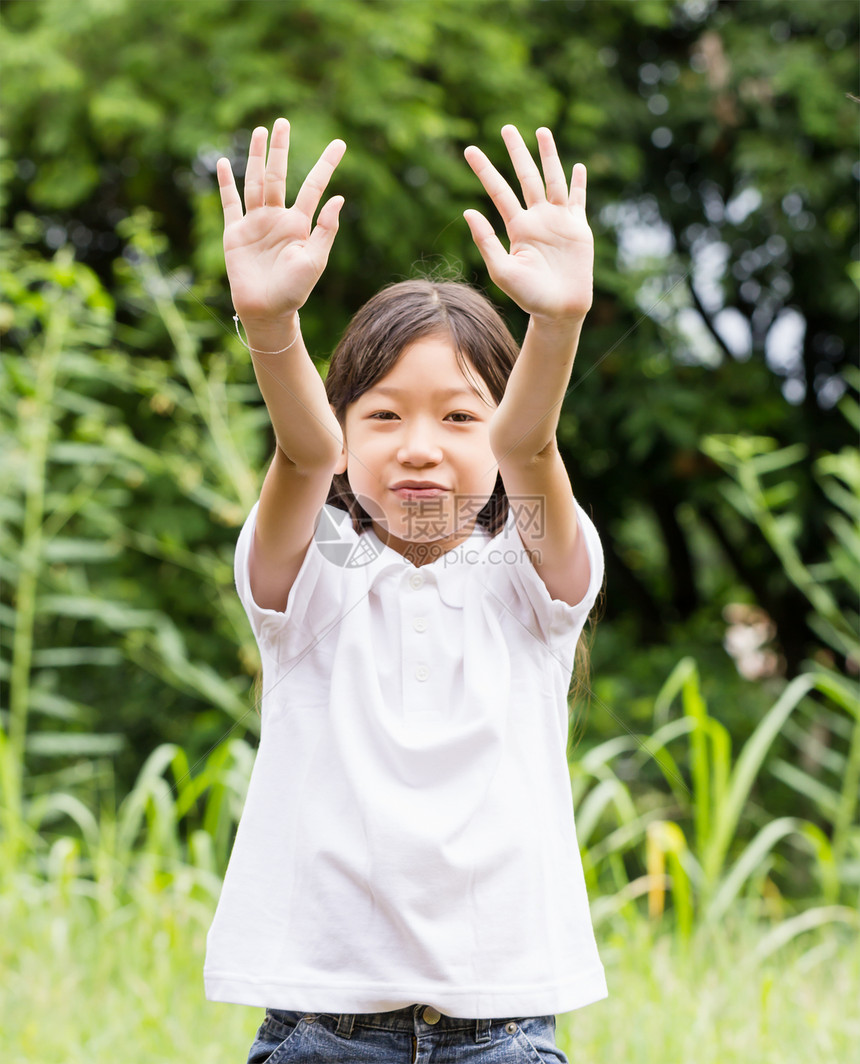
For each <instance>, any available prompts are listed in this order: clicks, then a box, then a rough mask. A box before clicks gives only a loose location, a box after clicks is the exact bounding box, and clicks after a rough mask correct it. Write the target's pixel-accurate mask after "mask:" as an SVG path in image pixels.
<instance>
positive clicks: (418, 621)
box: [412, 617, 427, 632]
mask: <svg viewBox="0 0 860 1064" xmlns="http://www.w3.org/2000/svg"><path fill="white" fill-rule="evenodd" d="M412 627H413V628H414V629H415V631H416V632H426V631H427V621H426V620H425V619H424V618H423V617H416V618H415V620H414V621H413V622H412Z"/></svg>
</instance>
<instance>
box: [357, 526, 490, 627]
mask: <svg viewBox="0 0 860 1064" xmlns="http://www.w3.org/2000/svg"><path fill="white" fill-rule="evenodd" d="M361 538H362V539H366V540H367V545H368V547H369V548H372V549H373V550H374V551H375V552H377V557H376V558H375V559H374V561H372V562H370V563H369V564H368V570H369V572H370V574H371V578H372V581H373V582H374V583H375V582H376V580H377V579H378V578H380V577H381V576H382V574H383V573H384V572H394V573H395V574H399V575H400V576H401V577H402V576H404V575H405V574H407V573H408V574H410V575H411V574H412V573H420V574H421V575H422V576H423V577H424V580H425V582H426V583H427V584H430V585H435V586H436V587H437V588H438V589H439V597H440V598H441V599H442V601H443V602H444V603H445V605H446V606H455V607H460V608H461V607H462V606H463V603H464V601H465V598H466V584H467V582H468V574H467V573H466V572H464V570H470V569H471V570H474V567H475V566H476V565H477V564H478V563H479V562H480V561H481V558H482V555H483V554H484V552H485V551H486V549H487V546H488V545H489V543H490V542H492V538H493V537H492V536H491V534H490V533H489V532H488V531H487V529H485V528H483V527H482V526H480V525H478V524H476V525H475V527H474V529H473V530H472V534H471V535H470V536H469V538H468V539H465V540H463V542H462V543H460V544H458V545H457V546H456V547H454V548H453V549H452V550H449V551H446V552H445V554H443V555H441V556H440V557H439V558H437V559H436V561H434V562H429V563H428V564H427V565H421V566H415V565H413V564H412V563H411V562H409V561H407V560H406V559H405V558H404V557H403V555H402V554H398V552H397V551H396V550H394V548H393V547H388V546H386V545H385V544H384V543H383V542H382V540H381V539H380V538H379V537H378V536H377V535H376V533H375V532H374V531H373V530H372V529H369V530H368V531H366V532H363V533H362V536H361ZM474 571H476V572H477V570H474Z"/></svg>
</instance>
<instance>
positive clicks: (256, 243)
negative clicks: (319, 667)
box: [218, 118, 346, 609]
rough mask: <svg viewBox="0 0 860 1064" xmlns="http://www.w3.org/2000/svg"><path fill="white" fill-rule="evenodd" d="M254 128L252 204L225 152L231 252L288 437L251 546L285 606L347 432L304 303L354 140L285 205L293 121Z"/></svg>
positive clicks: (262, 598) (232, 273)
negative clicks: (315, 353) (335, 185)
mask: <svg viewBox="0 0 860 1064" xmlns="http://www.w3.org/2000/svg"><path fill="white" fill-rule="evenodd" d="M267 140H268V134H267V131H266V130H265V129H264V128H262V127H261V128H258V129H255V130H254V132H253V134H252V136H251V146H250V149H249V153H248V167H247V170H246V172H245V189H244V192H245V205H244V211H243V209H242V200H241V198H240V196H239V192H238V190H237V188H236V182H235V180H234V178H233V173H232V170H231V168H230V163H229V161H228V160H227V159H220V160H219V161H218V183H219V185H220V189H221V203H222V206H223V208H224V257H225V260H226V264H227V276H228V278H229V281H230V293H231V295H232V297H233V306H234V307H235V309H236V313H237V314H238V316H239V318H240V320H241V322H242V324H243V326H244V328H245V332H246V335H247V342H248V345H249V347H250V349H251V357H252V359H253V363H254V372H255V373H256V375H257V382H258V383H259V385H260V391H261V392H262V395H263V398H264V399H265V401H266V407H267V409H268V411H269V416H270V418H271V420H272V426H273V427H274V430H275V437H276V439H277V442H278V446H277V449H276V452H275V457H274V459H273V461H272V464H271V466H270V467H269V470H268V472H267V474H266V479H265V483H264V485H263V490H262V492H261V495H260V507H259V510H258V513H257V526H256V534H255V537H254V545H253V548H252V551H251V589H252V592H253V594H254V598H255V599H256V601H257V603H258V604H259V605H261V606H264V607H268V608H271V609H284V607H285V605H286V601H287V595H288V594H289V590H290V588H291V586H292V583H293V580H294V579H295V576H296V574H297V573H298V570H299V568H300V567H301V562H302V559H303V557H304V554H305V552H306V550H307V547H308V544H309V543H310V541H311V538H312V536H313V531H314V527H315V522H316V520H317V517H318V515H319V511H320V509H321V508H322V506H323V504H324V502H325V500H326V497H327V495H328V489H329V486H330V484H331V478H332V473H333V470H334V467H335V465H336V463H337V459H338V458H339V457H340V454H341V450H342V446H343V434H342V432H341V429H340V425H339V424H338V421H337V418H336V417H335V416H334V414H333V413H332V410H331V407H330V406H329V403H328V399H327V397H326V393H325V386H324V384H323V382H322V379H321V378H320V375H319V373H318V372H317V370H316V367H315V366H314V364H313V362H312V361H311V359H310V358H309V356H308V353H307V350H306V348H305V345H304V341H303V339H302V335H301V326H300V323H299V315H298V310H299V308H300V307H302V306H304V304H305V302H306V300H307V299H308V296H309V295H310V294H311V291H312V290H313V288H314V286H315V285H316V283H317V281H318V280H319V278H320V276H321V275H322V272H323V270H324V269H325V266H326V263H327V262H328V256H329V252H330V251H331V247H332V244H333V243H334V238H335V235H336V233H337V224H338V215H339V213H340V208H341V207H342V206H343V198H342V197H340V196H335V197H333V198H331V199H329V200H328V201H327V202H326V203H325V205H324V206H323V207H322V209H321V210H320V212H319V216H318V218H317V222H316V225H313V217H314V214H315V213H316V211H317V208H318V207H319V204H320V200H321V199H322V196H323V193H324V192H325V189H326V188H327V186H328V183H329V181H330V179H331V176H332V174H333V173H334V170H335V168H336V167H337V164H338V163H339V162H340V159H341V157H342V156H343V153H344V150H345V148H346V145H345V144H344V143H343V141H339V140H335V141H332V142H331V144H329V145H328V147H327V148H326V149H325V151H324V152H323V153H322V155H321V156H320V158H319V160H318V161H317V163H316V165H315V166H314V167H313V169H312V170H311V172H310V173H309V174H308V176H307V178H306V179H305V181H304V183H303V184H302V187H301V189H300V190H299V193H298V196H297V197H296V201H295V203H294V204H293V206H292V207H289V208H288V207H286V206H285V185H286V177H287V157H288V154H289V140H290V126H289V123H288V122H287V120H286V119H284V118H279V119H278V120H277V121H276V122H275V125H274V127H273V129H272V141H271V146H270V148H269V152H268V157H267V155H266V143H267Z"/></svg>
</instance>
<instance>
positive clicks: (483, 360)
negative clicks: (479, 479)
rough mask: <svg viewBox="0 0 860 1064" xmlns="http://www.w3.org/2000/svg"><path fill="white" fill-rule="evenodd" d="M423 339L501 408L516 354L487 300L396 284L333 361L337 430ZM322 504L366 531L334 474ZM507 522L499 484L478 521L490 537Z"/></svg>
mask: <svg viewBox="0 0 860 1064" xmlns="http://www.w3.org/2000/svg"><path fill="white" fill-rule="evenodd" d="M427 336H441V337H445V338H446V339H450V341H451V344H452V345H453V347H454V350H455V351H456V353H457V362H458V363H459V365H460V367H461V369H462V370H463V372H464V374H465V375H466V377H467V378H470V379H471V380H472V382H473V384H474V385H475V386H476V387H477V388H478V390H479V391H483V390H484V389H482V388H481V386H480V381H476V380H475V379H474V373H477V374H478V375H479V376H480V377H481V379H482V380H483V381H485V382H486V386H487V388H489V390H490V394H491V395H492V397H493V399H494V400H495V401H496V403H500V402H501V401H502V396H503V395H504V394H505V387H506V385H507V383H508V377H510V375H511V370H512V369H513V367H514V362H515V361H516V358H517V354H518V353H519V347H518V345H517V343H516V341H515V340H514V338H513V336H511V333H510V331H509V329H508V327H507V325H505V323H504V321H503V320H502V316H501V315H500V314H499V312H498V311H497V310H496V308H495V307H494V306H493V305H492V303H490V301H489V300H488V299H487V297H486V296H484V295H483V294H482V293H481V292H479V291H478V290H477V289H476V288H472V287H471V285H468V284H465V283H463V282H461V281H430V280H423V279H422V280H412V281H400V282H398V283H396V284H392V285H389V286H388V287H387V288H383V289H382V291H381V292H378V293H377V294H376V295H375V296H374V297H373V298H372V299H370V300H368V302H367V303H365V304H364V306H363V307H361V309H360V310H359V311H358V313H357V314H356V315H355V317H354V318H353V319H352V321H351V322H350V324H349V326H348V327H347V330H346V332H345V333H344V335H343V338H342V339H341V341H340V343H339V344H338V345H337V347H336V348H335V351H334V354H333V355H332V356H331V362H330V364H329V368H328V375H327V376H326V381H325V387H326V394H327V396H328V401H329V402H330V403H331V405H332V407H333V408H334V412H335V414H336V416H337V419H338V421H339V422H340V424H341V426H343V425H345V423H346V410H347V407H348V406H349V405H350V403H354V402H355V401H356V399H358V398H359V396H361V395H363V394H364V393H365V392H366V391H367V390H368V389H369V388H372V387H373V386H374V384H376V382H377V381H379V380H380V379H381V378H382V377H384V376H385V374H386V373H388V372H389V370H391V369H392V368H393V367H394V364H395V363H396V362H397V360H398V359H399V358H400V355H401V354H402V352H403V351H404V350H405V348H407V347H408V346H409V345H410V344H412V343H414V342H415V341H416V340H420V339H423V338H424V337H427ZM327 501H328V502H329V503H330V504H331V505H332V506H338V507H339V508H340V509H342V510H346V511H347V512H348V513H349V514H350V515H351V516H352V522H353V526H354V528H355V531H356V532H359V533H360V532H361V531H362V530H364V529H367V528H369V527H370V525H371V519H370V515H369V514H368V513H367V512H366V511H365V510H364V508H363V507H362V506H361V504H360V503H359V502H358V500H357V499H356V498H355V496H354V495H353V493H352V491H351V489H350V486H349V480H348V479H347V476H346V473H337V474H335V476H334V477H333V479H332V486H331V489H330V490H329V495H328V500H327ZM507 516H508V498H507V496H506V495H505V489H504V486H503V484H502V478H501V476H497V477H496V483H495V487H494V488H493V494H492V495H491V496H490V498H489V500H488V501H487V504H486V506H484V508H483V509H482V510H481V512H480V513H479V514H478V516H477V521H478V524H480V525H483V527H484V528H486V529H487V530H488V531H489V532H490V534H491V535H496V534H497V533H498V532H500V531H501V529H502V527H503V526H504V523H505V520H506V518H507Z"/></svg>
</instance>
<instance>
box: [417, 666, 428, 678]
mask: <svg viewBox="0 0 860 1064" xmlns="http://www.w3.org/2000/svg"><path fill="white" fill-rule="evenodd" d="M429 675H430V670H429V669H428V668H427V666H426V665H419V666H418V668H417V669H416V670H415V679H416V680H426V679H427V677H428V676H429Z"/></svg>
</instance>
